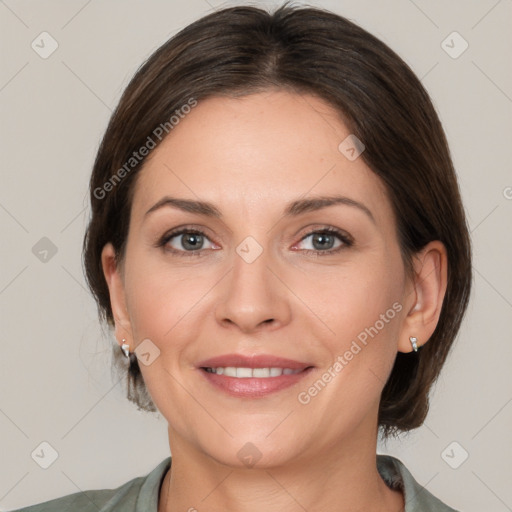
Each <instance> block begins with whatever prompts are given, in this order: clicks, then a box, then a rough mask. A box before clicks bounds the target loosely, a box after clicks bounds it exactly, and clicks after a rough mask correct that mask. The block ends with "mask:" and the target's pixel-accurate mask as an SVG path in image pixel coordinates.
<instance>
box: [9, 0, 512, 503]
mask: <svg viewBox="0 0 512 512" xmlns="http://www.w3.org/2000/svg"><path fill="white" fill-rule="evenodd" d="M310 3H311V4H314V5H318V6H322V7H326V8H328V9H330V10H333V11H335V12H337V13H339V14H341V15H344V16H346V17H348V18H350V19H352V20H354V21H355V22H357V23H358V24H360V25H361V26H362V27H364V28H366V29H367V30H369V31H370V32H372V33H373V34H375V35H376V36H377V37H379V38H381V39H382V40H383V41H384V42H385V43H387V44H388V45H389V46H391V48H393V49H394V50H395V51H396V52H397V53H399V54H400V55H401V56H402V58H403V59H404V60H405V61H406V62H407V63H408V64H409V65H410V66H411V67H412V69H413V70H414V71H415V72H416V73H417V75H418V76H419V77H420V78H421V79H422V82H423V83H424V85H425V87H426V88H427V90H428V91H429V93H430V94H431V96H432V98H433V101H434V103H435V105H436V107H437V109H438V111H439V113H440V117H441V120H442V122H443V124H444V127H445V130H446V133H447V136H448V139H449V143H450V146H451V150H452V154H453V159H454V162H455V165H456V168H457V170H458V173H459V177H460V184H461V189H462V194H463V199H464V201H465V205H466V209H467V213H468V218H469V223H470V226H471V233H472V240H473V244H474V275H475V285H474V294H473V297H472V301H471V304H470V307H469V311H468V315H467V317H466V320H465V322H464V325H463V328H462V331H461V333H460V335H459V337H458V340H457V342H456V345H455V347H454V350H453V353H452V354H451V356H450V359H449V361H448V363H447V364H446V367H445V369H444V372H443V373H442V376H441V378H440V380H439V382H438V384H437V386H436V388H435V390H434V392H433V395H432V406H431V411H430V413H429V416H428V418H427V421H426V423H425V425H424V426H423V427H422V428H420V429H418V430H417V431H414V432H413V433H411V434H409V435H407V436H402V438H401V439H400V440H399V441H393V442H388V444H387V445H386V446H383V445H381V446H379V450H380V452H383V453H391V454H393V455H395V456H397V457H399V458H400V459H401V460H402V461H404V463H405V464H406V465H407V467H408V468H409V469H410V470H411V472H412V473H413V475H414V476H415V478H416V479H417V480H418V481H419V482H420V483H421V484H423V485H425V486H426V487H427V489H428V490H429V491H431V492H432V493H434V494H435V495H437V496H438V497H439V498H440V499H442V500H443V501H446V502H447V503H448V504H450V505H451V506H453V507H455V508H458V509H461V510H463V511H466V512H477V511H479V512H480V511H482V510H485V511H486V512H505V511H507V510H512V486H511V485H510V482H511V475H512V471H511V462H510V461H511V460H512V441H511V436H510V433H511V431H512V429H511V426H512V403H511V402H512V384H511V378H510V375H511V370H510V368H511V363H512V343H511V341H512V340H511V335H510V320H511V319H512V315H511V313H512V309H511V308H512V291H511V290H512V274H511V270H510V261H511V254H512V247H511V235H510V226H511V222H510V221H511V212H512V173H511V172H510V161H511V156H512V155H511V142H512V138H511V135H512V133H511V132H512V128H511V127H512V123H511V118H512V116H511V113H512V76H511V65H510V60H509V58H510V54H511V50H512V35H511V34H512V30H511V21H512V2H511V1H510V0H501V1H496V0H482V1H450V2H445V1H441V0H439V1H424V0H415V1H414V2H413V1H408V0H392V1H391V0H388V1H383V2H380V1H368V0H366V1H361V0H358V1H357V0H354V1H348V0H347V1H343V2H334V1H318V2H315V1H312V2H310ZM228 4H230V2H225V3H222V2H220V1H219V2H217V1H213V0H208V1H206V0H190V1H182V0H179V1H178V0H177V1H172V2H170V1H167V2H164V1H156V0H153V1H146V2H142V1H134V0H131V1H126V0H123V1H121V0H111V1H100V0H92V1H91V0H89V1H46V2H37V1H21V0H20V1H15V0H6V1H0V34H1V43H2V49H1V70H0V109H1V112H0V119H1V128H0V129H1V144H2V147H1V155H2V162H1V169H2V187H1V190H0V223H1V226H2V241H1V247H2V249H1V266H0V307H1V320H2V329H1V330H0V339H1V348H2V353H1V356H0V365H1V372H0V389H1V398H0V433H1V437H0V442H1V453H2V456H1V459H2V463H1V467H0V509H1V510H5V509H11V508H16V507H20V506H24V505H29V504H32V503H36V502H41V501H44V500H48V499H51V498H55V497H58V496H63V495H65V494H70V493H74V492H78V491H80V490H86V489H93V488H111V487H117V486H119V485H121V484H122V483H124V482H126V481H127V480H129V479H131V478H134V477H136V476H140V475H144V474H147V473H148V472H149V471H150V470H152V469H153V468H154V467H155V466H156V465H157V464H158V463H159V462H160V461H161V460H162V459H163V458H164V457H166V456H168V455H169V446H168V440H167V429H166V426H167V424H166V421H165V420H164V418H163V417H161V415H160V414H158V413H153V414H151V413H142V412H138V411H137V409H136V407H135V406H134V405H132V404H131V403H130V402H128V401H127V400H126V399H125V398H124V393H123V386H122V384H123V383H122V382H119V381H118V380H116V379H113V378H111V375H110V370H109V366H110V344H111V343H112V342H113V341H114V339H113V336H112V335H109V334H108V333H106V332H102V329H101V327H100V326H99V323H98V320H97V316H96V309H95V304H94V302H93V300H92V297H91V295H90V294H89V293H88V291H87V289H86V287H85V283H84V278H83V274H82V268H81V261H80V251H81V244H82V237H83V233H84V228H85V225H86V221H87V219H88V215H89V212H88V206H87V199H86V193H87V182H88V178H89V173H90V170H91V167H92V163H93V158H94V156H95V152H96V150H97V146H98V143H99V141H100V137H101V136H102V134H103V132H104V129H105V128H106V125H107V122H108V119H109V116H110V114H111V110H112V109H113V107H114V106H115V105H116V103H117V101H118V99H119V97H120V94H121V92H122V90H123V88H124V87H125V86H126V85H127V83H128V81H129V79H130V77H131V76H132V75H133V73H134V72H135V70H136V69H137V67H138V66H139V65H140V64H141V63H142V61H143V60H144V59H145V58H146V57H147V56H148V55H150V54H151V53H152V51H154V50H155V49H156V48H157V47H158V46H160V45H161V44H162V43H163V42H164V41H166V40H167V39H168V38H169V37H170V36H171V35H173V34H174V33H176V31H178V30H179V29H181V28H182V27H184V26H185V25H187V24H188V23H190V22H192V21H193V20H195V19H197V18H198V17H200V16H202V15H204V14H206V13H208V12H210V11H211V10H212V9H215V8H218V7H219V6H221V5H228ZM261 4H262V5H267V6H268V5H274V3H271V2H261ZM43 31H47V32H48V33H49V34H51V36H52V37H53V38H54V39H55V40H56V41H57V43H58V48H57V50H56V51H55V52H54V53H53V54H52V55H50V56H49V57H48V58H46V59H43V58H42V57H41V56H40V55H39V54H38V53H36V51H34V50H33V49H32V47H31V43H32V41H34V40H35V42H36V43H38V42H39V46H40V47H41V46H43V43H41V42H40V41H41V38H39V37H38V36H39V34H40V33H41V32H43ZM453 31H457V32H458V33H459V34H460V35H461V36H462V38H464V40H466V41H467V43H468V44H469V47H468V48H467V50H466V51H465V52H464V53H462V54H461V55H459V56H458V57H457V58H453V55H454V54H455V53H458V52H460V50H461V49H463V46H462V45H463V41H462V40H461V39H458V36H455V39H454V38H453V37H451V38H448V39H447V40H446V38H447V36H449V35H450V34H451V33H452V32H453ZM45 37H46V36H45ZM444 40H446V42H445V43H444V44H443V43H442V42H443V41H444ZM45 41H46V42H45V43H44V48H46V50H47V49H48V48H50V42H49V39H46V40H45ZM450 47H451V48H450ZM445 50H448V51H450V52H451V53H452V56H450V55H449V54H448V53H447V51H445ZM43 237H47V238H48V239H49V240H50V241H51V244H50V243H49V242H48V240H43V241H40V240H41V239H42V238H43ZM52 244H53V245H54V246H55V248H56V249H57V252H56V253H55V254H52ZM34 246H35V249H34ZM45 250H48V251H49V252H47V253H45V252H44V251H45ZM44 441H46V442H47V443H49V444H50V445H51V446H52V447H53V449H54V450H55V451H56V452H57V453H58V458H57V459H56V460H55V462H54V463H53V464H52V465H51V466H50V467H48V469H43V468H42V467H40V465H39V464H38V463H36V461H35V460H34V459H36V460H37V459H38V458H37V456H34V458H33V457H32V456H31V454H32V453H34V451H35V453H41V446H40V444H41V443H42V442H44ZM453 442H456V443H457V444H455V445H453V444H452V445H451V443H453ZM43 449H44V445H43ZM45 450H46V451H45V454H49V453H51V450H50V449H45ZM465 452H467V453H468V454H469V456H468V458H467V460H464V456H465V455H464V454H465ZM45 456H46V455H45ZM38 462H39V463H41V462H40V461H39V460H38ZM450 464H451V466H458V467H457V469H454V468H452V467H451V466H450Z"/></svg>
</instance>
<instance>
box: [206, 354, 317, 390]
mask: <svg viewBox="0 0 512 512" xmlns="http://www.w3.org/2000/svg"><path fill="white" fill-rule="evenodd" d="M198 369H199V370H201V374H202V375H203V376H204V378H205V379H206V380H207V382H209V383H210V384H211V385H213V386H214V387H215V388H216V389H218V390H221V391H223V392H224V393H227V394H228V395H231V396H236V397H241V398H258V397H263V396H267V395H269V394H271V393H275V392H277V391H281V390H283V389H285V388H288V387H290V386H292V385H294V384H296V383H297V382H298V381H300V380H301V379H303V378H304V377H305V376H306V375H307V374H309V373H310V372H311V371H312V370H313V365H311V364H310V363H304V362H300V361H296V360H293V359H287V358H283V357H277V356H271V355H266V354H258V355H253V356H244V355H241V354H227V355H224V356H218V357H213V358H210V359H206V360H204V361H201V362H200V363H199V364H198Z"/></svg>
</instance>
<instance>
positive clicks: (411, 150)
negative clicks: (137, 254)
mask: <svg viewBox="0 0 512 512" xmlns="http://www.w3.org/2000/svg"><path fill="white" fill-rule="evenodd" d="M271 89H280V90H284V91H289V92H291V93H298V94H313V95H315V96H316V97H318V98H320V99H323V100H324V101H326V102H327V103H328V104H329V105H331V106H332V107H333V108H334V109H335V110H336V111H337V112H338V113H339V116H340V119H342V120H343V122H344V123H345V125H346V126H347V127H348V129H349V130H350V132H351V133H353V134H354V135H356V136H357V137H358V138H359V139H360V140H361V141H362V142H363V144H364V145H365V151H364V152H363V153H362V155H361V157H362V158H363V160H364V161H365V163H366V164H367V165H368V167H369V168H370V169H371V170H372V171H373V172H374V173H375V174H376V175H378V176H379V177H380V178H381V180H382V182H383V183H384V185H385V186H386V189H387V192H388V194H389V198H390V200H391V203H392V206H393V210H394V214H395V218H396V229H397V233H398V238H399V243H400V247H401V254H402V259H403V262H404V266H405V268H406V272H408V273H409V275H410V272H411V269H412V267H411V262H412V258H413V256H414V254H415V253H416V252H418V251H420V250H421V249H422V248H423V247H424V246H425V245H426V244H427V243H429V242H431V241H433V240H440V241H441V242H442V243H443V244H444V245H445V247H446V250H447V255H448V284H447V290H446V295H445V298H444V302H443V306H442V310H441V315H440V319H439V322H438V325H437V327H436V329H435V331H434V333H433V335H432V336H431V338H430V340H429V341H428V343H426V344H425V345H424V346H422V347H421V348H420V350H419V352H417V353H415V352H411V353H407V354H405V353H400V352H399V353H398V354H397V357H396V360H395V363H394V366H393V369H392V371H391V374H390V377H389V379H388V381H387V382H386V384H385V387H384V389H383V392H382V396H381V400H380V406H379V417H378V423H379V428H380V429H381V433H382V434H383V436H384V437H388V436H390V435H397V434H398V433H399V432H400V431H404V432H405V431H408V430H411V429H414V428H417V427H419V426H420V425H421V424H422V423H423V421H424V420H425V417H426V415H427V412H428V408H429V391H430V389H431V387H432V384H433V383H434V382H435V381H436V379H437V377H438V375H439V372H440V370H441V368H442V366H443V364H444V362H445V360H446V357H447V355H448V352H449V350H450V347H451V346H452V343H453V341H454V339H455V336H456V334H457V332H458V330H459V328H460V324H461V321H462V318H463V316H464V312H465V310H466V307H467V304H468V300H469V294H470V289H471V281H472V275H471V247H470V239H469V232H468V227H467V221H466V217H465V213H464V208H463V205H462V202H461V197H460V192H459V187H458V183H457V178H456V175H455V171H454V167H453V163H452V160H451V156H450V150H449V148H448V144H447V141H446V136H445V134H444V131H443V128H442V126H441V123H440V121H439V118H438V116H437V113H436V111H435V108H434V106H433V105H432V102H431V100H430V98H429V95H428V94H427V92H426V91H425V89H424V87H423V86H422V84H421V82H420V81H419V80H418V78H417V77H416V76H415V74H414V73H413V72H412V70H411V69H410V68H409V67H408V65H407V64H406V63H405V62H404V61H403V60H402V59H401V58H400V57H399V56H398V55H397V54H396V53H394V52H393V51H392V50H391V49H390V48H389V47H388V46H386V45H385V44H384V43H383V42H381V41H380V40H378V39H377V38H376V37H374V36H373V35H371V34H370V33H368V32H366V31H365V30H363V29H362V28H360V27H359V26H358V25H356V24H354V23H353V22H351V21H349V20H348V19H346V18H343V17H341V16H339V15H337V14H334V13H331V12H329V11H326V10H323V9H320V8H314V7H305V6H294V5H291V4H289V3H286V4H284V5H282V6H281V7H279V8H277V9H276V10H275V11H274V12H273V13H269V12H267V11H265V10H262V9H259V8H256V7H248V6H239V7H230V8H225V9H221V10H218V11H216V12H214V13H212V14H209V15H207V16H204V17H203V18H201V19H199V20H198V21H195V22H194V23H192V24H190V25H189V26H187V27H185V28H184V29H182V30H181V31H180V32H179V33H177V34H176V35H175V36H173V37H172V38H170V39H169V40H168V41H167V42H166V43H164V44H163V45H162V46H161V47H160V48H158V49H157V50H156V51H155V52H154V53H153V54H152V55H151V56H150V57H149V58H148V59H147V61H146V62H145V63H144V64H143V65H142V66H141V67H140V68H139V69H138V70H137V72H136V74H135V75H134V77H133V78H132V80H131V81H130V83H129V85H128V86H127V88H126V90H125V91H124V93H123V95H122V97H121V99H120V101H119V104H118V106H117V108H116V110H115V111H114V113H113V114H112V117H111V119H110V122H109V125H108V127H107V130H106V132H105V134H104V137H103V140H102V142H101V145H100V147H99V150H98V153H97V156H96V160H95V162H94V168H93V171H92V176H91V180H90V200H91V210H92V213H91V218H90V222H89V225H88V227H87V230H86V233H85V237H84V244H83V263H84V269H85V273H86V278H87V281H88V285H89V287H90V289H91V291H92V293H93V295H94V298H95V300H96V302H97V305H98V311H99V316H100V320H106V322H107V324H108V326H110V327H113V326H114V319H113V315H112V309H111V306H110V299H109V291H108V287H107V283H106V281H105V277H104V274H103V270H102V264H101V251H102V249H103V247H104V246H105V244H107V243H108V242H111V243H112V244H113V246H114V249H115V251H116V262H117V263H118V264H121V265H122V262H123V259H124V256H125V248H126V240H127V235H128V228H129V222H130V210H131V204H132V198H133V192H134V187H135V183H136V180H137V176H138V175H139V173H140V171H141V170H142V169H143V168H144V162H145V159H146V157H147V156H144V157H141V156H140V154H139V152H138V151H139V150H140V149H141V148H143V147H144V146H146V147H150V141H151V148H153V147H155V146H157V145H158V143H159V142H160V140H163V139H164V136H165V135H167V133H170V132H171V130H172V128H173V123H174V124H175V123H176V122H179V119H181V117H183V115H184V113H186V112H188V111H189V110H190V105H194V104H195V103H194V102H195V101H197V102H200V101H201V100H204V99H206V98H208V97H213V96H217V97H218V96H224V97H239V96H244V95H249V94H253V93H258V92H263V91H269V90H271ZM173 116H174V117H173ZM170 120H171V121H170ZM172 120H174V121H172ZM298 129H300V128H298ZM340 142H341V141H340ZM142 153H144V152H142V151H141V154H142ZM134 154H136V156H137V157H136V158H134ZM127 162H129V165H127ZM421 341H422V343H425V341H426V340H421ZM113 349H114V364H113V368H115V369H116V370H117V372H119V371H121V372H123V373H122V374H123V375H124V372H126V374H127V376H128V377H127V397H128V399H129V400H131V401H132V402H134V403H136V404H137V405H138V408H139V410H140V409H143V410H146V411H156V410H157V409H156V407H155V405H154V403H153V402H152V400H151V397H150V395H149V393H148V391H147V389H146V386H145V383H144V379H143V377H142V374H141V372H140V368H139V365H138V362H137V358H136V356H135V355H132V357H131V360H130V363H126V362H124V359H125V358H123V356H122V353H121V350H120V349H119V347H118V346H117V344H114V345H113Z"/></svg>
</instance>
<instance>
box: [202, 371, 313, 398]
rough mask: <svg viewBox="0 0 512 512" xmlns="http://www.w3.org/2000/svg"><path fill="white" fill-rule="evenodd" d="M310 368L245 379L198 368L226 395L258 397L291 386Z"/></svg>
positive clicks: (306, 373) (307, 372)
mask: <svg viewBox="0 0 512 512" xmlns="http://www.w3.org/2000/svg"><path fill="white" fill-rule="evenodd" d="M312 370H313V368H312V367H310V368H306V369H305V370H303V371H301V372H300V373H293V374H291V375H280V376H279V377H265V378H257V377H249V378H245V379H240V378H237V377H226V376H225V375H218V374H216V373H210V372H207V371H206V370H203V369H200V372H201V373H202V374H203V375H204V376H205V378H206V379H207V380H208V382H210V384H213V385H214V386H216V387H217V388H218V389H220V390H222V391H224V392H225V393H227V394H228V395H231V396H237V397H244V398H258V397H263V396H267V395H269V394H271V393H275V392H277V391H281V390H282V389H286V388H289V387H290V386H293V385H294V384H296V383H297V382H299V381H300V380H301V379H303V378H304V377H305V376H306V375H308V374H309V373H310V372H311V371H312Z"/></svg>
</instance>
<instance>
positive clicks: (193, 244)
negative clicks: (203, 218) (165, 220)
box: [158, 228, 216, 256]
mask: <svg viewBox="0 0 512 512" xmlns="http://www.w3.org/2000/svg"><path fill="white" fill-rule="evenodd" d="M206 242H209V243H210V245H211V246H213V247H205V244H206ZM158 245H159V246H160V247H163V248H164V249H165V250H166V251H169V252H173V253H176V254H179V255H182V256H194V255H197V254H198V252H199V251H202V250H205V249H215V248H216V245H215V244H214V243H213V242H212V241H211V240H210V239H209V238H208V237H207V236H206V235H205V234H204V233H203V232H202V231H199V230H197V229H190V228H183V229H180V230H178V231H172V232H170V233H166V234H165V235H164V236H163V237H162V239H161V240H160V242H159V243H158ZM187 253H190V254H187Z"/></svg>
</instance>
